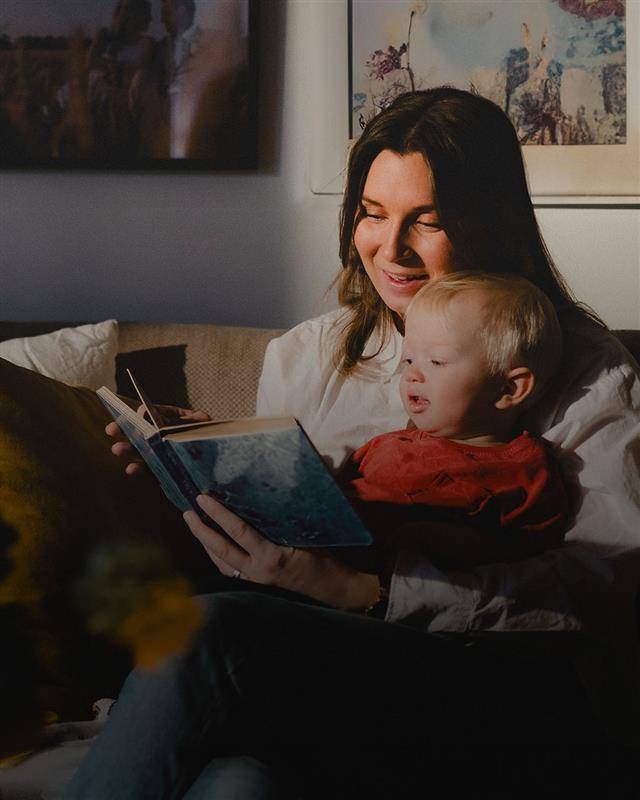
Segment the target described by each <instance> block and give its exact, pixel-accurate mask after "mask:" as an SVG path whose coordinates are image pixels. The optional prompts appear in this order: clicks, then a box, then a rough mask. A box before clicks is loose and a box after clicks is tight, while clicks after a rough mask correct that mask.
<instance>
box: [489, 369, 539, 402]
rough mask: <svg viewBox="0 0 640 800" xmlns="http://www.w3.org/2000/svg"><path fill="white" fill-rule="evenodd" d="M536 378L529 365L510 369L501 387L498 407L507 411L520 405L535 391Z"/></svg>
mask: <svg viewBox="0 0 640 800" xmlns="http://www.w3.org/2000/svg"><path fill="white" fill-rule="evenodd" d="M535 383H536V379H535V375H534V374H533V372H531V370H530V369H529V367H515V369H512V370H510V371H509V372H508V373H507V374H506V376H505V378H504V382H503V384H502V388H501V389H500V396H499V397H498V399H497V400H496V404H495V405H496V408H497V409H499V410H500V411H506V410H508V409H510V408H515V406H518V405H520V403H522V402H523V400H526V398H527V397H529V395H530V394H531V392H532V391H533V387H534V386H535Z"/></svg>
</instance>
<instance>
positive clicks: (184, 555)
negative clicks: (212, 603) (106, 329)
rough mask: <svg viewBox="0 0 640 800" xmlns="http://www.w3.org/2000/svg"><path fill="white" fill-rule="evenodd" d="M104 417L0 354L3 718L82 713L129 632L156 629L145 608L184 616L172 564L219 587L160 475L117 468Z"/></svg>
mask: <svg viewBox="0 0 640 800" xmlns="http://www.w3.org/2000/svg"><path fill="white" fill-rule="evenodd" d="M109 420H110V417H109V415H108V414H107V412H106V410H105V409H104V408H103V406H102V403H101V402H100V401H99V400H98V398H97V397H96V395H95V394H94V393H93V392H92V391H90V390H88V389H85V388H78V387H69V386H66V385H64V384H62V383H60V382H57V381H54V380H51V379H49V378H46V377H44V376H41V375H38V374H37V373H34V372H32V371H30V370H27V369H23V368H20V367H17V366H15V365H13V364H10V363H9V362H7V361H5V360H2V359H0V628H2V630H1V631H0V636H1V637H2V641H3V642H5V643H7V642H8V643H9V646H3V648H2V649H3V658H2V659H1V660H0V677H1V678H2V680H1V682H0V683H1V687H2V688H1V691H2V697H1V698H0V707H2V715H1V716H2V720H1V723H2V725H3V727H4V726H7V725H9V724H10V718H11V713H10V712H15V717H14V721H17V720H21V721H22V722H23V723H25V724H26V720H27V718H30V721H31V723H33V724H37V723H38V722H39V721H43V719H44V717H43V716H42V715H43V713H44V712H45V711H46V712H48V711H51V712H54V713H55V714H56V715H57V716H58V717H59V718H61V719H82V718H83V717H84V716H85V715H86V714H88V711H89V709H90V707H91V703H92V702H93V701H94V700H95V699H96V698H97V697H101V696H115V694H116V693H117V691H118V688H119V685H120V683H121V681H122V679H123V677H124V676H125V675H126V673H127V671H128V670H129V669H130V667H131V663H132V658H131V654H130V652H129V650H128V648H127V647H126V646H125V645H126V644H128V643H129V642H128V641H127V636H128V637H129V638H131V637H132V636H135V637H136V638H137V637H139V636H140V635H142V636H143V638H144V636H147V634H148V638H149V639H150V641H151V646H152V648H154V652H157V650H158V643H159V640H161V639H162V638H163V635H164V634H162V633H161V634H160V636H159V633H158V628H157V627H154V626H153V625H152V626H151V629H150V630H148V631H147V630H146V629H145V620H146V619H147V618H150V617H153V618H154V619H155V618H156V617H157V616H158V607H161V608H160V618H161V619H168V620H169V621H171V622H176V621H177V622H178V625H177V627H180V624H181V620H183V619H184V618H185V615H186V617H189V614H190V613H191V611H190V606H189V604H188V603H185V602H184V597H185V596H186V595H187V591H188V587H187V586H186V585H185V583H184V582H181V581H183V579H182V578H181V577H180V575H182V576H185V577H186V578H189V579H190V581H191V585H192V586H193V587H194V588H195V590H196V591H203V590H208V589H210V588H215V576H216V570H215V568H213V566H212V564H211V562H210V561H209V560H208V558H207V557H206V554H205V553H204V551H203V549H202V548H201V547H200V545H199V543H198V542H197V541H196V540H195V539H194V537H193V536H191V535H190V534H189V531H188V529H187V528H186V526H185V524H184V522H183V520H182V517H181V515H180V513H179V512H178V511H177V510H176V509H174V507H173V506H172V505H171V504H170V503H169V501H168V500H166V498H165V497H164V494H163V493H162V491H161V489H160V488H159V486H158V484H157V483H156V481H155V480H154V479H153V478H151V477H150V476H149V477H145V478H140V479H131V478H128V477H126V476H125V475H124V472H123V469H122V464H121V463H120V462H119V459H117V458H115V457H114V456H113V455H112V454H111V452H110V441H109V439H108V437H107V436H106V435H105V434H104V426H105V425H106V423H107V422H108V421H109ZM208 581H210V583H208ZM167 587H168V590H167V591H165V588H167ZM167 598H168V601H167ZM147 612H148V613H147ZM163 614H164V617H163V616H162V615H163ZM136 615H137V616H136ZM187 622H188V624H191V623H192V622H193V619H192V617H189V619H188V620H187ZM175 627H176V626H174V628H175ZM187 627H188V625H187ZM168 633H169V632H168ZM173 636H174V633H169V638H172V637H173ZM174 643H175V642H174ZM160 644H162V642H160ZM28 693H30V695H29V696H28V697H27V696H26V695H27V694H28ZM23 694H24V696H23ZM25 709H31V711H30V712H29V713H26V714H25V713H24V711H25ZM21 712H23V713H21ZM4 732H5V733H7V731H6V727H5V730H4ZM14 733H15V731H14ZM24 733H25V735H26V734H27V733H28V731H24ZM15 743H16V741H15V737H14V744H15Z"/></svg>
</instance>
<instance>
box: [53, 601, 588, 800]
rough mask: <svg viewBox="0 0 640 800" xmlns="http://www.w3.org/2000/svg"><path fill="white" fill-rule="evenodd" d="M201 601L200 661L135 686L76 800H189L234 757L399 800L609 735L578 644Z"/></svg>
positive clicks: (305, 780)
mask: <svg viewBox="0 0 640 800" xmlns="http://www.w3.org/2000/svg"><path fill="white" fill-rule="evenodd" d="M203 602H205V603H206V605H207V607H208V613H207V622H206V625H205V626H204V628H203V629H202V631H201V632H200V634H199V635H198V637H197V640H196V641H195V643H194V646H193V648H192V649H191V650H190V651H189V653H187V654H185V655H184V656H180V657H174V658H173V659H170V660H169V662H167V663H166V664H165V665H164V666H163V667H162V668H161V669H159V670H157V671H155V672H153V673H142V672H140V673H133V674H132V676H130V678H129V679H128V680H127V682H126V684H125V686H124V688H123V691H122V693H121V696H120V698H119V700H118V702H117V703H116V706H115V708H114V710H113V712H112V714H111V718H110V722H109V724H108V725H107V727H106V729H105V731H104V732H103V733H102V735H101V736H100V739H99V741H98V744H97V745H96V747H95V748H94V749H93V750H92V752H91V753H90V754H89V756H88V757H87V759H86V760H85V762H83V765H82V767H81V769H80V770H79V772H78V776H77V779H76V781H75V782H74V790H75V791H76V792H77V793H75V794H74V793H73V792H72V793H71V794H69V797H81V796H86V794H84V795H83V794H82V792H86V787H87V786H90V787H91V789H92V791H93V794H92V795H91V796H92V797H95V798H96V800H102V798H104V799H105V800H106V798H116V797H117V798H119V799H120V798H123V799H124V798H125V797H146V796H148V797H154V798H155V797H158V798H160V797H174V796H175V797H180V796H182V794H183V793H184V792H185V791H186V790H187V788H188V787H189V786H190V785H191V784H192V783H193V781H194V780H196V779H197V777H198V775H200V773H201V772H202V771H203V770H204V769H205V768H206V767H207V764H208V763H209V762H210V761H211V759H212V758H214V757H217V758H223V757H230V756H238V755H240V756H252V757H254V758H255V759H257V763H261V764H266V765H271V767H272V769H273V774H274V775H275V774H277V775H283V774H284V773H285V772H287V770H290V771H292V772H294V773H295V774H296V776H297V778H298V779H299V780H300V783H301V785H302V786H303V787H305V788H304V791H306V792H307V793H309V794H313V793H314V792H315V791H318V792H319V793H320V794H322V793H323V791H327V789H328V787H329V786H330V785H331V783H332V782H333V783H334V784H336V785H338V784H340V783H342V784H344V781H345V780H347V781H351V782H353V785H359V786H362V785H363V784H364V783H366V784H367V785H368V786H370V788H371V791H372V792H374V791H378V792H379V796H384V795H385V794H387V795H388V794H389V793H392V794H394V792H395V794H394V796H400V795H401V790H402V784H406V785H407V788H408V787H409V785H410V784H411V783H412V781H413V780H414V779H415V780H417V779H418V778H417V777H415V776H418V775H419V774H420V773H421V772H422V771H423V770H424V772H425V774H427V773H430V774H432V775H433V773H434V772H437V771H438V770H444V771H445V772H446V771H447V770H449V769H453V770H454V771H455V770H457V771H459V770H460V768H461V766H463V765H464V764H465V763H466V764H470V763H473V764H474V766H476V767H477V766H478V765H480V764H485V765H487V769H490V768H491V766H490V765H491V764H497V763H498V762H500V760H501V758H502V756H500V754H505V755H504V760H505V763H513V759H514V758H518V756H519V755H522V754H524V753H526V752H529V751H530V750H531V748H532V747H533V748H538V749H540V748H542V750H543V751H546V750H548V752H549V753H553V752H554V751H556V750H560V751H561V750H563V749H565V748H567V746H568V745H571V746H580V744H581V743H582V747H584V746H586V745H587V744H588V743H590V742H592V741H594V740H597V739H598V736H599V732H598V730H599V729H598V726H597V723H596V722H595V721H594V720H593V718H592V717H591V715H590V712H589V710H588V707H587V703H586V701H585V699H584V695H583V693H582V690H581V688H580V686H579V683H578V681H577V679H576V677H575V672H574V668H573V664H572V659H571V655H570V654H571V652H572V650H573V646H572V645H571V644H569V646H568V647H564V648H562V649H566V650H567V654H566V655H558V652H559V649H560V648H558V647H555V646H554V644H555V643H556V642H557V643H558V644H560V642H561V641H562V642H563V644H566V643H567V642H570V641H571V640H570V637H563V636H562V635H561V634H526V635H525V634H494V635H485V636H481V635H478V636H475V637H473V638H469V637H463V636H455V635H433V634H431V635H426V634H424V633H421V632H420V631H418V630H415V629H412V628H410V627H408V626H405V625H399V624H387V623H383V622H381V621H378V620H373V619H367V618H365V617H361V616H358V615H354V614H347V613H344V612H340V611H335V610H332V609H327V608H324V607H319V606H316V605H312V604H306V603H298V602H292V601H290V600H288V599H283V598H280V597H274V596H270V595H268V594H263V593H253V592H237V593H223V594H216V595H211V596H207V597H206V598H203ZM558 637H560V638H558ZM496 758H497V761H496ZM220 763H222V762H220ZM111 767H114V768H113V769H112V768H111ZM359 770H360V772H359ZM457 777H460V776H459V775H458V776H457ZM385 783H387V784H388V785H387V787H386V788H384V787H385ZM321 787H324V788H323V789H322V790H321ZM143 790H144V791H143ZM136 792H137V793H136ZM140 792H143V793H142V794H140ZM145 792H149V793H148V794H146V793H145ZM202 796H206V794H205V795H202ZM265 796H267V795H265ZM333 796H334V797H337V796H338V795H337V794H336V793H335V792H334V794H333ZM346 796H348V795H346Z"/></svg>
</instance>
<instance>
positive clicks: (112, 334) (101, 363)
mask: <svg viewBox="0 0 640 800" xmlns="http://www.w3.org/2000/svg"><path fill="white" fill-rule="evenodd" d="M117 352H118V323H117V322H116V321H115V320H114V319H110V320H106V321H105V322H97V323H95V324H90V325H80V326H77V327H66V328H61V329H58V330H56V331H52V332H51V333H42V334H39V335H37V336H19V337H17V338H15V339H9V340H7V341H3V342H0V358H6V359H7V360H8V361H11V362H12V363H14V364H17V365H18V366H19V367H26V368H27V369H31V370H34V371H35V372H39V373H40V374H41V375H46V376H47V377H49V378H55V379H56V380H59V381H64V383H68V384H70V385H77V386H88V387H89V388H90V389H97V388H98V387H99V386H108V387H109V388H110V389H111V390H115V386H116V383H115V374H116V361H115V359H116V353H117Z"/></svg>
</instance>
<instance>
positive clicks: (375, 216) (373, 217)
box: [364, 211, 384, 220]
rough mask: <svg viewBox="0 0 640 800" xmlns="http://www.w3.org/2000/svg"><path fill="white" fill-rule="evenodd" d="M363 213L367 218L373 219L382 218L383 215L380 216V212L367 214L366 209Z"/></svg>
mask: <svg viewBox="0 0 640 800" xmlns="http://www.w3.org/2000/svg"><path fill="white" fill-rule="evenodd" d="M364 215H365V217H366V218H367V219H375V220H381V219H384V217H381V216H380V214H369V212H367V211H365V214H364Z"/></svg>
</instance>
